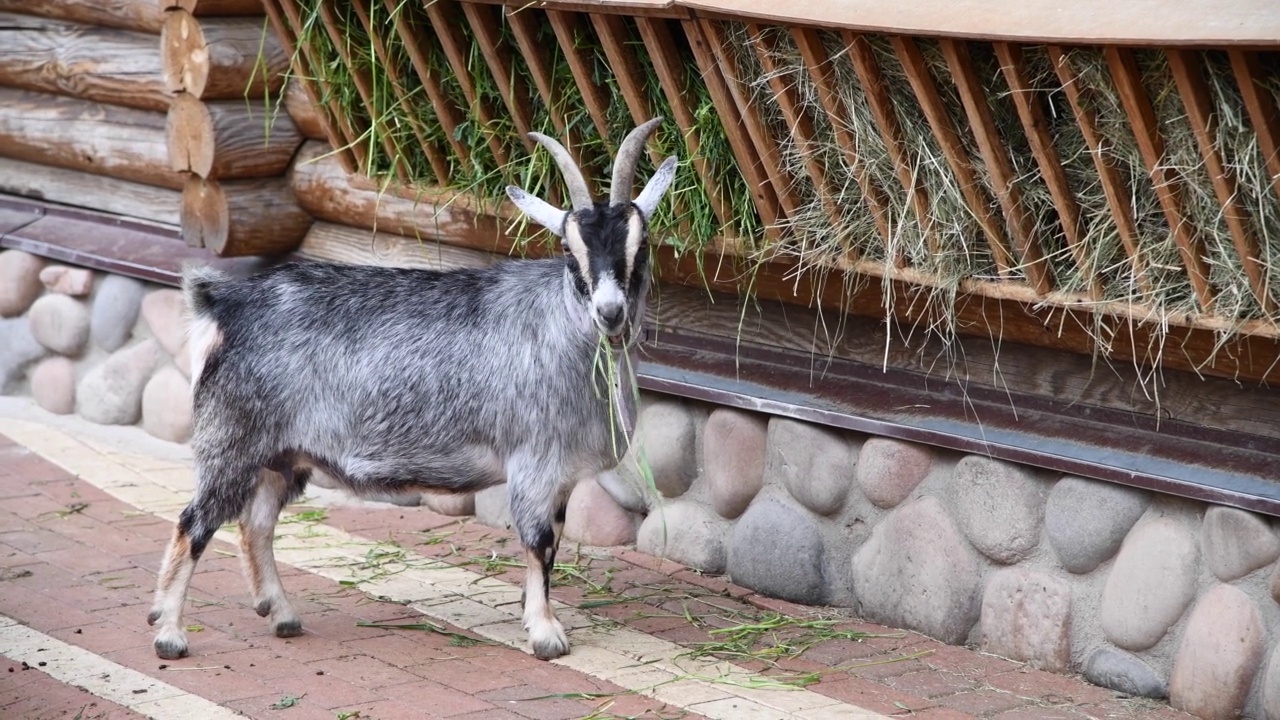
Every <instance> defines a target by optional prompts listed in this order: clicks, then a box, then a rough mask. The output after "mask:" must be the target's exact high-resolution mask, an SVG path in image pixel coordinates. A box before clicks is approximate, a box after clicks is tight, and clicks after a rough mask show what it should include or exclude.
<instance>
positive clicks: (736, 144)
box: [680, 20, 781, 240]
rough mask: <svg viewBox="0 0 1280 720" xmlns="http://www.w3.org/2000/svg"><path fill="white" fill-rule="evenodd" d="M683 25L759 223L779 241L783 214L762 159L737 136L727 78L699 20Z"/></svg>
mask: <svg viewBox="0 0 1280 720" xmlns="http://www.w3.org/2000/svg"><path fill="white" fill-rule="evenodd" d="M680 25H681V27H682V28H683V29H684V32H685V36H686V37H687V38H688V39H689V46H690V48H691V49H692V50H693V58H694V61H695V62H696V63H697V64H698V71H699V73H701V76H702V81H703V82H705V83H706V84H707V92H708V93H709V94H710V95H711V101H712V102H713V103H715V106H716V110H718V111H719V114H720V122H721V123H723V124H724V128H725V130H726V133H725V136H726V139H728V141H729V147H730V149H732V150H733V155H734V158H735V159H736V160H737V161H738V169H739V170H740V171H741V172H742V174H743V176H745V178H746V181H747V185H748V186H749V187H750V188H751V197H752V199H754V200H755V206H756V212H758V213H760V219H761V220H763V221H764V233H765V237H767V238H769V239H771V240H777V239H779V237H780V234H779V232H778V228H777V225H778V218H779V216H780V214H781V210H780V209H779V208H778V196H777V195H776V194H775V193H774V192H773V186H772V185H770V184H769V180H768V178H767V177H766V176H765V174H764V168H763V167H762V165H761V163H760V159H759V158H758V157H757V156H756V153H755V149H754V148H753V147H752V146H751V144H750V143H749V142H747V140H746V139H745V138H744V137H743V134H742V133H741V132H738V128H739V127H740V126H741V125H742V124H743V123H742V115H741V113H739V112H738V105H737V103H736V102H734V99H733V97H732V95H731V94H730V92H729V84H728V82H726V81H725V79H724V76H722V75H721V74H720V70H719V68H718V67H717V65H716V58H715V54H714V53H713V52H712V51H711V48H710V47H709V43H708V42H707V38H706V37H705V36H704V35H703V34H702V26H701V24H700V23H698V21H696V20H682V21H681V23H680Z"/></svg>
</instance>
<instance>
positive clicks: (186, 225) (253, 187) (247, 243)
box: [182, 160, 336, 257]
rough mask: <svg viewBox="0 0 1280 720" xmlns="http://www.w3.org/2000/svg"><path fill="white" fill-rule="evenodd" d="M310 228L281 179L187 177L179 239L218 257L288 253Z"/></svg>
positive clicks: (309, 217) (284, 180)
mask: <svg viewBox="0 0 1280 720" xmlns="http://www.w3.org/2000/svg"><path fill="white" fill-rule="evenodd" d="M335 162H336V160H335ZM310 227H311V216H310V215H308V214H307V213H306V211H305V210H303V209H302V208H301V207H299V206H298V201H297V200H296V199H295V198H294V196H293V190H292V189H291V188H290V187H289V179H288V178H285V177H271V178H251V179H248V180H227V181H225V182H220V181H218V180H209V179H206V178H202V177H199V176H196V175H190V176H188V178H187V183H186V187H184V188H183V190H182V239H183V240H185V241H186V243H187V245H190V246H191V247H206V248H209V250H211V251H213V252H214V253H215V254H217V255H219V256H221V257H241V256H244V255H278V254H280V253H286V252H289V251H290V250H293V249H294V248H296V247H298V243H300V242H302V238H303V237H305V236H306V234H307V229H308V228H310Z"/></svg>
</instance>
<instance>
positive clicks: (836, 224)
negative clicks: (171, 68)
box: [729, 26, 888, 268]
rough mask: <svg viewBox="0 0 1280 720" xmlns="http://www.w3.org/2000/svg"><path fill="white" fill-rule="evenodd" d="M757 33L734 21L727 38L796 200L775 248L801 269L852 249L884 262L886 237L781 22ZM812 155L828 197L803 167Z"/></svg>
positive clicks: (836, 259)
mask: <svg viewBox="0 0 1280 720" xmlns="http://www.w3.org/2000/svg"><path fill="white" fill-rule="evenodd" d="M760 34H761V36H760V37H759V38H752V37H749V36H748V35H747V31H746V28H745V27H743V26H736V27H735V28H734V29H733V30H731V31H730V34H729V37H730V38H731V42H730V45H731V46H733V47H735V48H737V49H738V50H739V52H738V53H737V56H738V67H739V72H740V74H741V75H742V77H743V78H750V79H751V80H750V83H749V89H750V96H751V97H752V98H753V99H754V100H755V102H756V104H757V106H758V107H760V108H761V110H762V111H763V112H762V115H763V116H764V118H765V120H766V122H767V123H768V126H769V129H770V131H771V134H772V136H773V137H774V138H776V139H777V140H778V141H779V143H778V144H779V149H780V151H781V157H782V162H783V166H784V167H783V169H784V170H785V172H786V174H787V175H788V176H789V177H790V178H792V180H793V185H792V187H793V188H794V189H795V190H796V191H797V194H798V196H799V197H800V199H801V204H800V207H799V208H798V210H797V212H796V213H795V214H794V215H791V216H789V217H787V218H786V220H785V221H783V222H782V223H780V225H781V226H782V228H783V229H784V231H785V232H784V234H785V235H786V236H787V237H788V238H789V242H787V243H786V244H785V245H783V246H782V247H780V248H777V254H781V255H784V256H790V257H791V258H792V259H794V260H795V262H796V263H797V265H799V266H800V267H802V268H804V267H822V266H825V267H832V266H839V264H840V263H841V261H843V260H845V259H846V258H848V257H849V256H850V254H851V253H853V254H855V255H856V256H857V257H859V258H861V259H867V260H874V261H884V260H885V258H886V257H888V255H887V253H886V248H885V244H884V242H883V241H882V240H881V238H880V235H879V232H878V230H877V228H876V225H875V221H874V219H873V218H872V216H871V212H870V209H869V208H868V206H867V203H866V200H865V198H864V197H863V193H862V188H861V186H860V185H859V184H858V182H857V176H856V175H855V174H854V173H855V169H853V168H848V167H847V161H846V159H845V157H844V152H843V151H842V150H841V148H840V144H839V143H838V142H837V140H836V137H835V131H834V129H833V128H832V126H831V122H830V120H829V119H828V117H827V114H826V112H825V111H824V110H823V108H822V105H821V101H820V100H819V99H818V95H817V88H816V87H815V86H814V84H813V80H812V78H811V77H810V75H809V71H808V68H807V67H806V65H805V62H804V60H803V58H802V57H801V55H800V51H799V50H798V49H797V48H796V47H795V43H794V41H793V40H792V38H791V35H790V34H789V33H788V32H787V31H786V29H785V28H781V27H771V26H766V27H762V28H761V29H760ZM756 41H759V42H760V44H761V45H762V46H763V47H764V48H766V49H767V50H766V52H768V53H769V58H770V59H771V61H772V64H773V66H774V69H773V72H772V73H766V72H765V71H764V68H763V66H762V65H761V63H760V61H759V57H758V56H757V55H756V53H755V51H754V50H753V49H752V48H753V46H754V43H755V42H756ZM776 80H781V81H782V83H783V84H785V86H786V87H787V88H788V90H789V92H791V93H792V94H793V96H794V97H795V98H796V99H797V100H798V103H799V111H800V112H803V113H805V114H806V116H807V117H808V118H809V119H810V120H811V121H812V124H813V133H814V136H813V138H811V145H809V146H808V147H806V146H805V144H804V143H802V142H800V141H799V140H798V138H797V137H796V136H795V134H794V133H793V132H792V128H791V127H790V124H789V123H788V122H787V120H786V118H785V116H784V114H783V112H782V109H781V107H780V106H779V105H778V100H777V97H776V96H775V93H774V90H773V87H772V85H771V81H776ZM815 156H816V158H815ZM815 159H816V162H817V163H818V164H819V165H820V166H821V167H822V168H823V169H824V170H825V183H826V188H829V189H830V190H831V191H832V192H833V194H834V196H833V197H823V194H824V193H823V191H820V190H819V188H818V187H817V186H816V185H815V183H814V182H813V178H812V177H811V176H810V174H809V164H810V163H811V162H813V161H814V160H815Z"/></svg>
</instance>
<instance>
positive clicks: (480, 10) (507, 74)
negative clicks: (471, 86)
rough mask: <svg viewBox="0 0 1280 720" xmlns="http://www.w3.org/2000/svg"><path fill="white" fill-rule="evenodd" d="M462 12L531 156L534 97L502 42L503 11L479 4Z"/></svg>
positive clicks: (465, 6) (467, 3)
mask: <svg viewBox="0 0 1280 720" xmlns="http://www.w3.org/2000/svg"><path fill="white" fill-rule="evenodd" d="M462 11H463V13H464V14H465V15H466V17H467V22H468V23H470V25H471V33H472V34H473V35H474V36H475V38H476V43H478V44H479V45H480V53H481V54H482V55H484V61H485V64H486V65H488V66H489V74H490V75H492V76H493V81H494V83H495V84H497V86H498V92H499V93H501V95H502V101H503V103H505V104H506V106H507V112H508V113H509V114H510V116H511V122H512V124H513V125H515V128H516V132H517V133H519V135H520V141H521V142H523V143H524V148H525V150H526V151H528V152H533V149H534V148H535V147H536V143H534V141H533V140H532V139H530V138H529V133H530V132H531V131H532V130H533V105H532V104H531V103H530V100H531V99H532V97H533V90H532V88H528V87H526V86H525V84H524V81H523V79H521V77H520V76H519V75H517V74H516V73H514V72H512V64H513V63H514V62H516V60H515V57H514V56H513V55H512V53H511V48H510V46H508V45H506V44H505V43H503V41H502V32H501V29H500V28H499V27H498V23H499V18H500V16H498V15H495V13H500V12H502V9H501V8H496V9H495V8H493V7H490V6H488V5H482V4H479V3H469V2H464V3H462Z"/></svg>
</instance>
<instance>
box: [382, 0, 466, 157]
mask: <svg viewBox="0 0 1280 720" xmlns="http://www.w3.org/2000/svg"><path fill="white" fill-rule="evenodd" d="M385 3H386V6H387V12H389V13H391V18H392V23H393V24H394V25H395V27H396V34H398V35H399V36H400V42H401V43H403V44H404V49H405V53H406V54H408V56H409V63H410V64H411V65H413V70H414V72H415V73H417V74H418V80H419V81H420V82H421V83H422V87H423V89H424V90H426V91H427V98H428V99H430V100H431V107H432V109H433V110H435V112H436V119H438V120H439V121H440V126H441V127H442V128H444V133H445V137H447V138H448V140H449V147H451V148H453V153H454V155H455V156H456V157H457V158H458V160H459V161H460V162H463V163H467V162H470V160H471V148H470V147H468V146H467V144H466V143H464V142H462V140H460V139H459V138H458V126H460V125H462V123H463V119H462V110H461V109H460V108H458V107H457V106H456V105H454V103H452V102H451V101H450V100H449V96H448V94H446V93H445V91H444V88H443V87H441V85H440V78H439V77H437V73H434V72H432V71H431V65H430V64H429V63H428V62H427V53H428V52H429V51H428V50H427V49H426V48H425V47H423V43H425V42H427V39H426V38H428V37H434V36H435V31H434V29H433V28H430V27H423V26H420V25H417V24H411V23H410V21H409V20H408V19H407V18H406V17H405V16H404V14H403V13H404V9H403V8H402V7H401V6H400V0H385Z"/></svg>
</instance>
